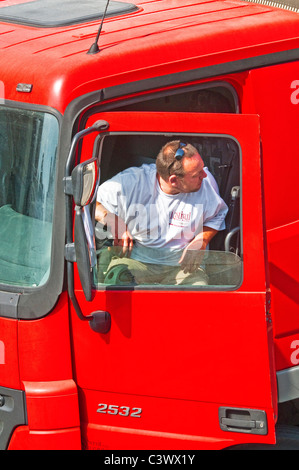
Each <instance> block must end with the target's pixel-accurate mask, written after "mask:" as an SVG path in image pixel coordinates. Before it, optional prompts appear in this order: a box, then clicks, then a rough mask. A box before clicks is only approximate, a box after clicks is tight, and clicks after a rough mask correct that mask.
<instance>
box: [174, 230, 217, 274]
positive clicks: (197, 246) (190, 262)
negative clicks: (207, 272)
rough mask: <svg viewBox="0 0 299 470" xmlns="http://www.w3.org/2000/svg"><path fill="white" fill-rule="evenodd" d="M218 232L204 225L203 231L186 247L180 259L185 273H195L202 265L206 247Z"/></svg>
mask: <svg viewBox="0 0 299 470" xmlns="http://www.w3.org/2000/svg"><path fill="white" fill-rule="evenodd" d="M216 233H217V230H214V229H212V228H210V227H203V231H202V233H199V234H198V235H197V236H196V237H195V238H194V239H193V240H192V241H191V242H190V243H189V245H188V246H187V247H186V248H185V249H184V251H183V254H182V256H181V259H180V261H179V263H180V265H181V267H182V269H183V270H184V273H194V272H195V271H196V270H197V269H198V268H199V267H200V265H201V264H202V260H203V257H204V255H205V249H206V247H207V246H208V244H209V242H210V241H211V240H212V238H213V237H214V236H215V235H216Z"/></svg>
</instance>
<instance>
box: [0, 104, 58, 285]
mask: <svg viewBox="0 0 299 470" xmlns="http://www.w3.org/2000/svg"><path fill="white" fill-rule="evenodd" d="M58 132H59V127H58V121H57V119H56V118H55V117H54V116H53V115H52V114H47V113H43V112H38V111H28V110H24V109H16V108H8V107H4V106H1V107H0V178H1V185H0V283H2V284H9V285H19V286H24V287H35V286H40V285H42V284H44V283H45V282H46V281H47V279H48V277H49V271H50V260H51V242H52V220H53V205H54V183H55V174H56V152H57V144H58Z"/></svg>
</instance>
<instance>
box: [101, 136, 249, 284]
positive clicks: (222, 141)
mask: <svg viewBox="0 0 299 470" xmlns="http://www.w3.org/2000/svg"><path fill="white" fill-rule="evenodd" d="M171 140H181V141H188V143H190V144H191V145H193V146H194V147H195V148H196V149H197V150H198V153H199V154H200V155H201V157H202V159H203V161H204V164H205V169H206V171H207V172H209V174H210V177H211V178H212V180H213V184H215V185H216V186H215V187H216V188H217V191H219V193H220V196H221V198H223V200H224V201H225V203H226V205H227V207H228V213H227V216H226V221H225V228H224V229H223V230H221V231H219V232H218V234H217V235H216V236H215V238H213V239H212V241H211V243H210V245H209V248H208V249H207V250H206V251H205V253H204V257H203V259H202V262H201V268H202V270H203V272H204V274H205V275H206V276H207V279H208V281H207V282H205V283H201V282H199V283H197V282H196V280H195V279H194V276H190V277H189V278H188V276H186V277H184V279H183V281H181V280H178V279H179V278H177V279H176V280H173V277H172V275H170V276H169V277H168V271H167V266H168V264H167V263H168V261H170V262H169V265H172V266H173V265H174V264H175V261H174V258H173V259H172V253H170V252H169V248H168V247H165V248H163V247H159V248H157V249H156V250H154V251H151V250H150V251H149V252H148V255H149V260H151V259H155V257H156V258H157V259H159V263H161V264H163V265H164V266H165V268H164V273H165V276H164V275H163V276H162V277H161V278H160V279H158V278H157V277H155V276H153V278H152V280H151V279H149V278H148V277H146V279H145V280H144V282H143V281H141V282H139V281H138V282H137V280H136V275H134V267H132V262H131V260H130V261H128V258H127V257H125V258H122V259H120V258H119V247H116V246H115V244H116V242H115V240H116V239H117V238H120V236H119V234H120V232H121V231H123V227H122V228H120V227H118V226H116V225H117V223H119V222H116V225H114V227H113V229H112V230H111V226H110V227H109V228H108V227H106V226H105V225H103V224H102V223H97V224H96V230H95V233H96V244H97V259H98V263H97V283H98V288H102V287H105V288H108V287H109V288H112V287H120V286H131V287H134V288H137V289H138V288H139V287H142V288H144V287H148V288H159V289H163V288H167V289H169V288H170V287H171V288H174V289H177V288H186V287H188V288H199V289H202V288H204V289H207V288H208V289H211V288H215V289H217V288H219V287H221V288H222V289H223V288H227V289H233V288H236V287H237V286H239V285H240V283H241V279H242V263H241V258H242V252H241V250H242V244H241V230H240V227H241V221H240V200H241V192H240V184H241V183H240V152H239V146H238V144H237V142H236V141H235V140H234V139H233V138H229V137H223V136H210V135H182V136H178V135H174V136H172V135H167V136H165V135H162V134H161V135H153V134H142V135H141V134H139V135H132V134H130V135H123V134H122V135H111V136H106V137H105V138H104V141H103V145H102V150H101V184H102V183H104V182H105V181H107V180H110V179H111V178H113V177H114V176H115V175H116V174H119V172H123V171H124V170H126V169H128V168H140V167H141V166H142V165H147V167H146V168H148V169H149V168H153V171H154V172H155V169H156V166H155V161H156V156H157V155H158V153H159V151H160V149H161V148H162V146H163V145H165V144H166V143H167V142H169V141H171ZM133 171H135V170H133ZM125 175H126V178H129V177H130V176H128V173H125ZM134 184H135V183H133V185H132V187H131V188H130V190H129V193H130V195H129V196H128V193H127V196H126V197H129V198H130V197H131V196H132V194H133V192H140V191H141V190H142V188H140V187H139V186H138V173H137V176H136V186H134ZM102 188H105V191H108V192H109V191H110V189H109V187H108V186H107V185H106V186H105V185H104V186H102ZM106 188H107V189H106ZM152 190H153V191H155V190H156V189H155V188H154V187H153V188H152ZM118 196H119V198H118V199H117V200H116V199H115V202H114V203H115V206H114V210H115V212H114V213H117V212H118V210H119V208H120V207H117V205H118V204H120V205H122V207H123V206H125V205H126V211H127V213H126V220H125V223H126V224H127V228H128V229H129V231H133V232H134V234H135V235H136V239H135V240H134V246H133V252H132V255H131V258H132V257H133V258H136V259H137V260H138V259H140V258H138V257H139V254H140V253H139V252H138V250H139V247H140V244H141V245H143V243H144V240H151V239H154V238H155V237H159V236H160V235H159V234H158V233H157V230H160V225H159V224H158V225H159V227H158V229H157V227H156V225H155V223H153V224H152V220H153V219H151V217H157V214H156V212H155V210H156V209H155V208H154V207H153V208H152V211H151V208H149V206H148V207H147V208H146V209H145V208H144V207H142V204H141V205H140V206H138V205H137V206H134V205H133V204H131V203H130V202H128V201H127V202H125V201H123V200H122V197H125V196H124V194H122V190H120V192H119V194H118ZM132 200H135V201H136V200H138V198H137V199H136V198H134V197H132ZM106 209H108V207H106ZM166 217H169V220H170V218H171V217H172V223H174V224H175V225H180V226H184V227H188V223H189V222H188V215H187V214H183V215H182V214H181V213H178V212H176V211H172V215H171V214H167V215H166ZM194 223H195V222H194V221H193V222H190V226H189V227H188V230H191V231H192V230H194V236H195V231H196V230H197V229H196V228H195V226H194V227H193V226H191V225H192V224H194ZM107 229H108V231H107ZM141 232H142V235H141V237H139V233H141ZM188 237H191V239H192V235H190V234H188ZM133 238H134V237H133ZM149 246H151V243H149ZM143 256H144V252H142V257H143ZM146 256H147V253H146ZM150 264H152V263H150ZM131 268H132V269H131ZM169 271H170V268H169Z"/></svg>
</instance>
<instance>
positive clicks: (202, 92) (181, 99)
mask: <svg viewBox="0 0 299 470" xmlns="http://www.w3.org/2000/svg"><path fill="white" fill-rule="evenodd" d="M238 108H239V105H238V96H237V93H236V91H235V90H234V88H233V87H232V86H229V85H228V84H218V85H216V84H215V85H214V86H211V84H209V85H206V86H203V85H201V87H200V88H198V89H195V88H192V89H191V90H187V91H186V90H185V91H184V92H182V91H179V90H178V89H177V90H171V91H169V92H168V93H166V92H164V93H163V95H161V96H156V97H155V98H152V97H151V98H150V97H148V98H147V99H146V97H144V96H143V97H142V101H137V98H136V101H135V102H134V103H132V104H130V105H126V106H123V107H122V108H119V110H123V111H166V112H170V113H171V112H189V113H191V112H193V113H237V112H238Z"/></svg>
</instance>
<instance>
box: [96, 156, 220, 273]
mask: <svg viewBox="0 0 299 470" xmlns="http://www.w3.org/2000/svg"><path fill="white" fill-rule="evenodd" d="M205 172H206V173H207V177H206V178H204V180H203V182H202V185H201V188H200V189H199V191H197V192H194V193H180V194H175V195H169V194H166V193H164V192H163V191H162V190H161V188H160V185H159V183H158V179H157V170H156V165H155V164H150V165H147V164H146V165H142V166H141V167H138V168H136V167H134V168H128V169H127V170H125V171H123V172H121V173H119V174H118V175H116V176H114V177H113V178H112V179H110V180H108V181H106V182H105V183H103V184H102V185H101V186H100V187H99V190H98V194H97V200H98V202H100V203H101V204H102V205H103V206H104V207H105V208H106V209H107V210H108V211H109V212H111V213H112V214H115V215H117V216H118V217H120V218H121V219H122V220H123V221H124V222H125V223H126V224H127V226H128V230H129V231H130V233H131V235H132V236H133V239H134V242H135V244H134V248H133V252H132V255H131V257H132V258H133V259H136V260H139V261H142V262H144V263H154V264H164V265H170V266H176V265H178V261H179V259H180V257H181V254H182V250H184V248H186V246H187V245H188V244H189V243H190V241H191V240H192V239H193V238H194V237H195V236H196V235H197V234H198V233H200V232H201V231H202V227H203V226H208V227H210V228H213V229H215V230H223V229H224V228H225V222H224V220H225V216H226V214H227V210H228V209H227V205H226V204H225V202H224V201H223V200H222V198H221V197H220V196H219V193H218V187H217V184H216V181H215V179H214V177H213V176H212V175H211V173H210V172H209V171H208V170H207V168H205ZM121 235H122V233H120V234H119V238H120V237H121Z"/></svg>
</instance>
